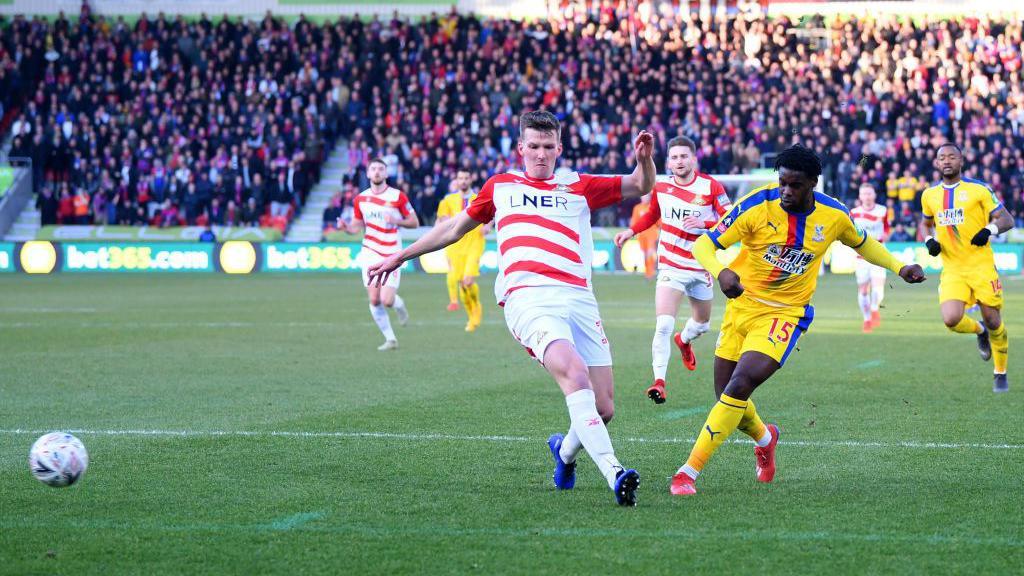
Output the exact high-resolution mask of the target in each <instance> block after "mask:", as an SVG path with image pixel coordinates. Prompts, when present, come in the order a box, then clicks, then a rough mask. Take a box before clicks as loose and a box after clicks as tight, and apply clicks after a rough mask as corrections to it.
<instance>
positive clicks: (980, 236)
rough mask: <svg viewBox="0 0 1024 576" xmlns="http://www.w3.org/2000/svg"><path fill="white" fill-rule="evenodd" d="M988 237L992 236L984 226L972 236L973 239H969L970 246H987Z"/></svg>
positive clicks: (990, 230)
mask: <svg viewBox="0 0 1024 576" xmlns="http://www.w3.org/2000/svg"><path fill="white" fill-rule="evenodd" d="M990 236H992V229H991V228H989V227H988V226H986V227H984V228H982V229H981V230H978V233H977V234H975V235H974V238H971V244H974V245H975V246H984V245H985V244H988V239H989V237H990Z"/></svg>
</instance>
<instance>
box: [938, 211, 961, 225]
mask: <svg viewBox="0 0 1024 576" xmlns="http://www.w3.org/2000/svg"><path fill="white" fill-rule="evenodd" d="M935 219H936V220H937V221H938V223H939V226H957V225H959V224H963V223H964V209H963V208H950V209H948V210H940V211H939V213H938V214H936V218H935Z"/></svg>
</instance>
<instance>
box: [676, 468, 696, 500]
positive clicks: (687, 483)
mask: <svg viewBox="0 0 1024 576" xmlns="http://www.w3.org/2000/svg"><path fill="white" fill-rule="evenodd" d="M669 492H671V493H672V495H673V496H693V495H694V494H696V493H697V487H696V486H694V485H693V478H690V477H689V476H687V475H686V474H685V473H684V472H679V473H677V474H676V475H675V476H673V477H672V486H671V487H670V488H669Z"/></svg>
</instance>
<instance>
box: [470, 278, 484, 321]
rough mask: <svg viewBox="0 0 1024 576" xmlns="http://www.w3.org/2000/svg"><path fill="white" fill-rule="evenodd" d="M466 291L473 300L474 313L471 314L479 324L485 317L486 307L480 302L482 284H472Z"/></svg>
mask: <svg viewBox="0 0 1024 576" xmlns="http://www.w3.org/2000/svg"><path fill="white" fill-rule="evenodd" d="M466 293H467V294H469V299H470V300H472V301H473V314H472V316H470V318H472V320H473V322H474V323H475V324H479V323H480V322H482V321H483V319H484V307H483V305H482V304H480V285H479V284H476V283H475V282H474V283H473V284H470V286H469V288H467V289H466Z"/></svg>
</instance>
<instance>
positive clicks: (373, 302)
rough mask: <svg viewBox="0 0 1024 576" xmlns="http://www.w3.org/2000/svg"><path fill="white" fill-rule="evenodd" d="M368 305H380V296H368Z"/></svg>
mask: <svg viewBox="0 0 1024 576" xmlns="http://www.w3.org/2000/svg"><path fill="white" fill-rule="evenodd" d="M370 306H373V307H377V306H380V296H376V295H375V296H370Z"/></svg>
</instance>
